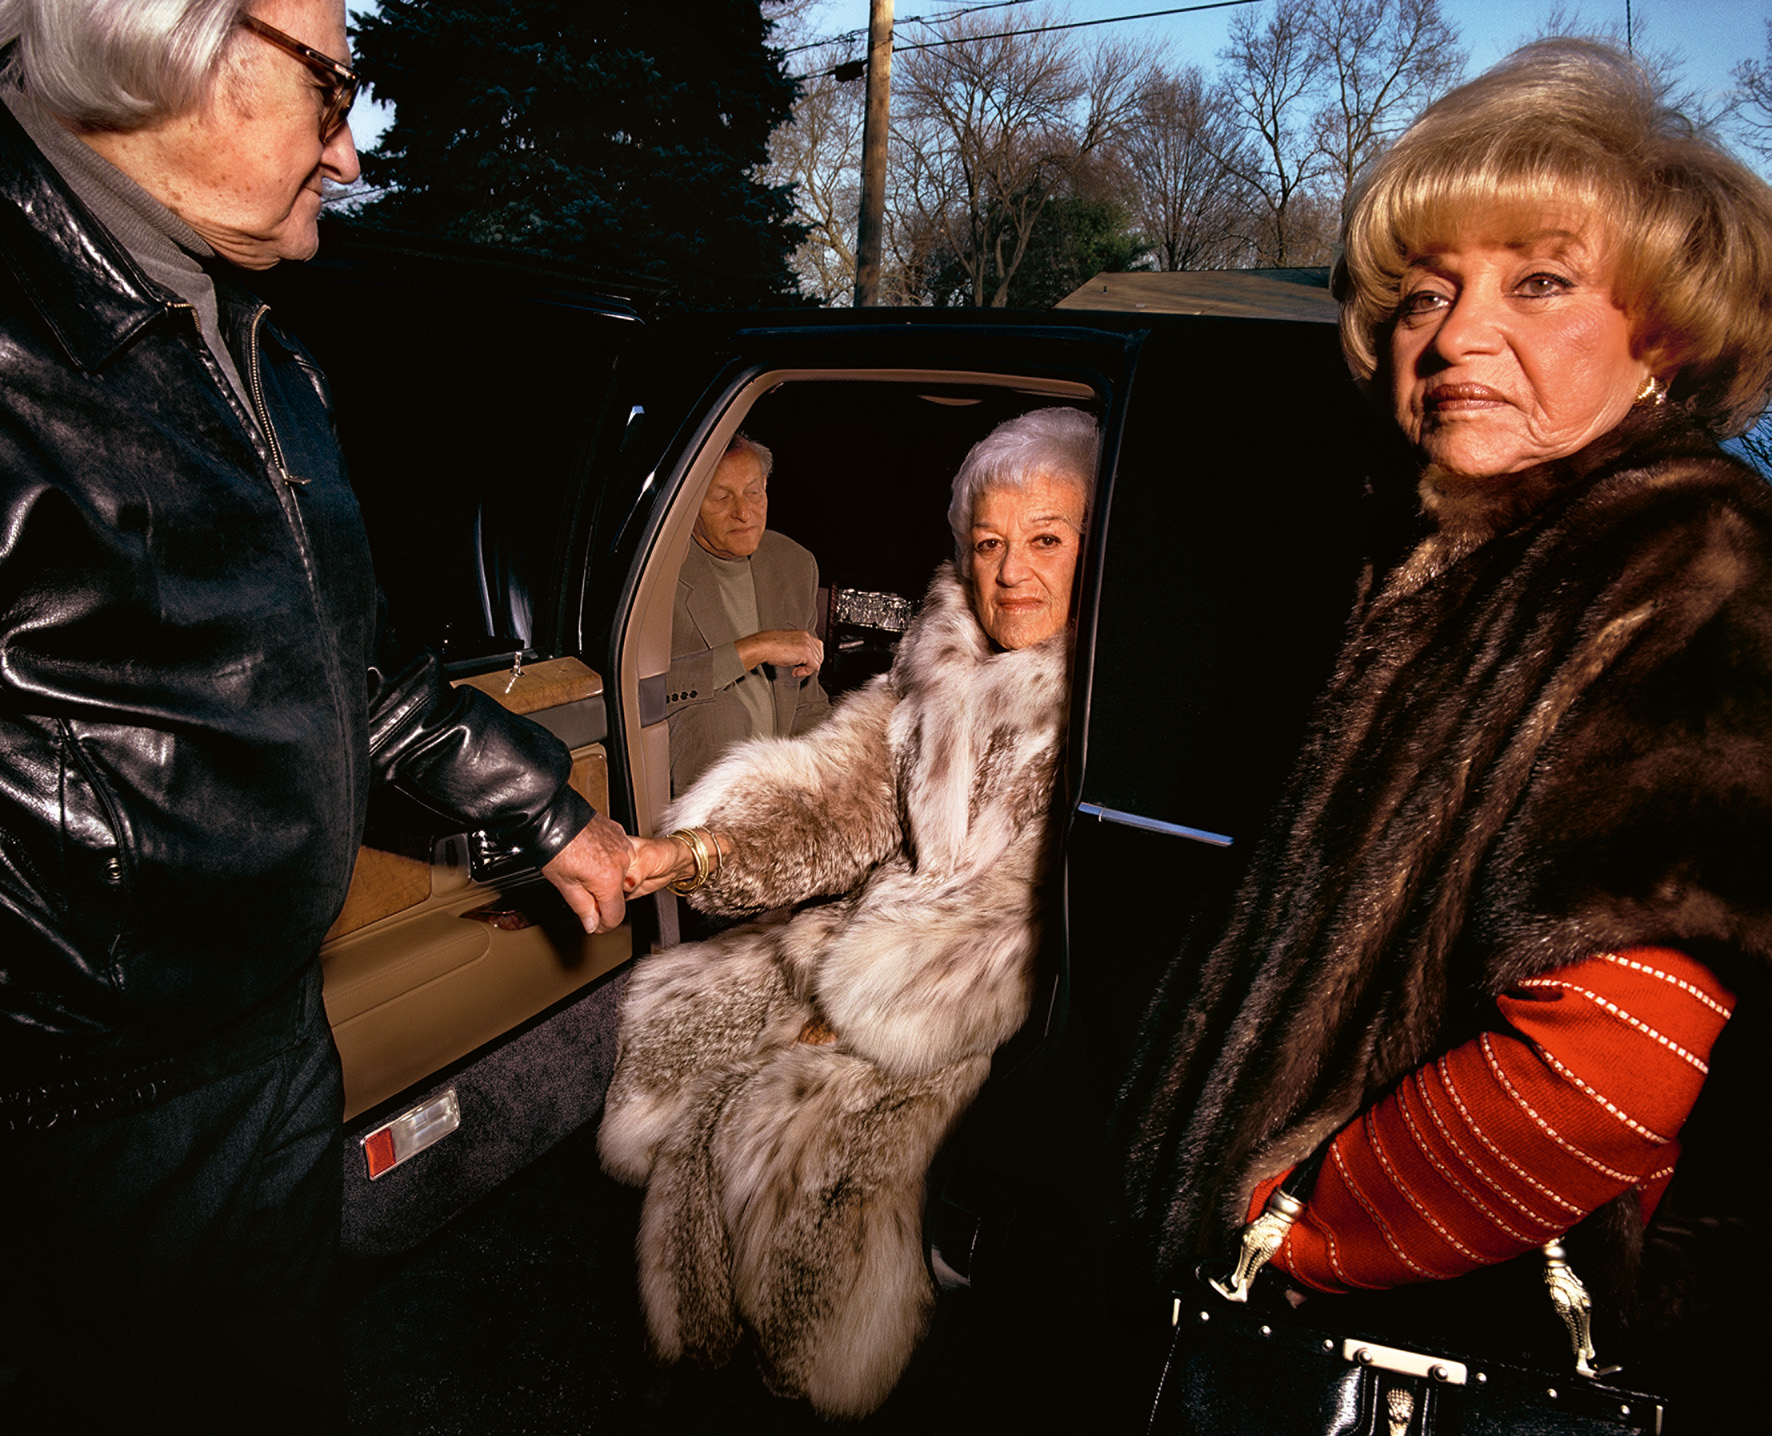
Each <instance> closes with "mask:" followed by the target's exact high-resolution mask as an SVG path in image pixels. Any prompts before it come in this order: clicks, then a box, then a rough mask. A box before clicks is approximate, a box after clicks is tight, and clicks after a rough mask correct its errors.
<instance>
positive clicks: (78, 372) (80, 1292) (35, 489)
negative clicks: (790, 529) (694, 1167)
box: [0, 0, 629, 1432]
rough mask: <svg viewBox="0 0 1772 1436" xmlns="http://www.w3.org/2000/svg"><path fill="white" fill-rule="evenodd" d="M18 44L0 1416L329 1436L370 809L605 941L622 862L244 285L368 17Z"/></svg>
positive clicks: (36, 26)
mask: <svg viewBox="0 0 1772 1436" xmlns="http://www.w3.org/2000/svg"><path fill="white" fill-rule="evenodd" d="M0 47H4V49H3V51H0V1172H3V1173H4V1181H3V1186H4V1189H5V1193H4V1196H0V1202H3V1203H4V1204H5V1210H4V1212H3V1213H0V1215H3V1216H4V1218H5V1220H0V1232H3V1233H4V1238H3V1240H4V1241H5V1243H6V1248H5V1253H4V1257H3V1259H0V1270H4V1273H5V1275H4V1278H0V1281H3V1282H4V1283H5V1285H4V1286H3V1287H0V1350H3V1351H4V1352H5V1353H6V1355H5V1361H4V1363H3V1364H0V1405H3V1406H4V1407H5V1409H6V1410H7V1411H8V1417H9V1420H11V1419H13V1418H17V1420H18V1422H19V1424H18V1426H17V1429H20V1430H23V1429H45V1430H47V1429H56V1430H62V1429H78V1430H85V1429H88V1428H89V1427H90V1428H93V1429H109V1430H119V1431H121V1430H129V1431H132V1432H140V1431H150V1430H161V1429H172V1428H176V1429H178V1430H180V1431H182V1432H188V1431H201V1430H210V1429H221V1428H223V1427H225V1428H227V1429H229V1430H252V1431H267V1430H275V1429H291V1430H301V1431H316V1430H324V1429H328V1428H329V1427H332V1426H336V1425H337V1424H338V1423H339V1420H340V1403H339V1401H338V1399H337V1391H336V1389H333V1390H330V1391H329V1390H328V1389H327V1387H328V1381H327V1379H326V1378H325V1376H324V1374H323V1373H324V1372H325V1370H326V1368H325V1364H324V1362H322V1361H316V1360H315V1359H313V1356H312V1353H313V1352H314V1351H315V1350H316V1349H317V1348H318V1343H319V1340H320V1338H318V1337H317V1336H316V1332H317V1331H318V1330H320V1328H319V1327H318V1325H317V1323H316V1320H315V1318H316V1313H317V1312H318V1311H319V1310H320V1308H321V1307H322V1305H323V1303H324V1299H325V1294H326V1288H327V1284H328V1273H329V1271H330V1266H331V1253H332V1251H333V1249H334V1246H335V1244H336V1233H337V1225H338V1201H339V1195H338V1188H339V1150H338V1144H339V1127H340V1115H341V1107H342V1099H341V1088H340V1080H339V1069H338V1058H337V1054H336V1052H335V1051H334V1049H333V1046H332V1041H331V1034H330V1032H329V1031H328V1028H327V1024H326V1019H325V1013H324V1011H323V1009H322V1007H321V1002H320V985H319V973H318V965H317V963H316V961H315V955H316V952H317V950H318V947H319V943H320V939H321V936H322V935H323V934H324V933H325V931H326V929H327V927H328V926H329V925H330V923H331V922H332V920H333V918H334V916H335V915H336V913H337V912H338V910H339V907H340V906H341V904H342V903H343V900H344V895H345V889H346V886H347V884H348V883H349V881H350V876H351V868H352V863H353V860H354V857H355V854H356V851H357V847H358V841H359V837H360V835H361V832H362V824H363V817H364V810H365V803H366V798H367V794H368V792H369V791H370V789H371V788H372V787H374V786H375V785H377V784H378V783H392V784H395V785H397V786H399V787H401V788H402V789H404V790H407V791H409V792H411V793H413V794H415V795H416V796H418V797H420V798H422V800H423V801H424V802H425V803H426V804H428V805H429V806H430V807H431V808H433V809H435V810H439V811H441V812H443V813H445V814H447V815H449V816H450V817H451V818H452V819H455V820H458V821H459V822H460V824H461V825H462V826H463V827H464V828H478V827H486V828H490V829H492V830H493V831H495V832H497V833H498V834H499V835H500V836H501V837H503V838H505V839H506V840H508V841H509V842H510V843H511V844H512V845H514V846H518V847H521V848H523V849H524V850H526V851H527V852H528V853H529V854H530V855H531V856H532V857H533V858H534V859H535V860H536V861H537V862H538V863H544V864H545V867H544V871H545V872H546V873H547V875H548V876H549V877H550V878H551V879H552V880H553V881H554V882H555V884H556V885H557V886H558V887H560V889H561V890H562V892H563V893H564V894H565V896H566V898H567V901H568V902H569V903H571V904H572V906H573V908H574V910H575V911H576V912H577V913H578V914H579V916H580V917H581V919H582V920H583V921H584V922H585V925H586V926H587V927H589V928H597V927H606V926H609V925H612V924H614V923H616V922H619V921H620V919H621V916H622V906H623V897H622V891H621V880H622V874H623V871H624V869H625V867H626V865H627V861H628V857H629V849H628V847H627V843H626V839H625V837H624V836H623V835H622V833H621V830H620V829H619V828H618V827H616V825H615V824H613V823H611V822H609V821H608V820H607V819H604V818H600V817H597V816H595V815H594V814H593V813H592V812H591V810H590V808H589V807H588V806H587V805H586V804H585V803H584V801H583V800H582V799H581V798H579V797H577V796H576V795H575V794H574V793H573V792H572V790H571V789H570V788H569V787H568V785H567V775H568V772H569V767H570V764H569V759H568V756H567V754H566V753H565V751H564V750H563V749H562V748H561V747H560V746H559V745H558V744H557V743H556V742H555V741H554V740H553V739H552V738H551V737H549V736H548V735H546V734H545V733H543V732H542V731H541V730H540V729H539V728H537V727H535V726H534V725H532V724H529V723H527V722H525V721H523V720H518V719H513V718H510V717H509V716H508V715H506V714H505V713H504V712H503V711H502V710H501V709H499V708H498V707H497V706H496V705H495V704H492V703H491V702H489V701H487V700H484V699H483V698H481V697H480V696H479V695H476V694H473V693H472V692H470V691H467V690H453V691H452V690H451V689H449V688H448V687H447V686H446V685H445V684H444V683H443V682H442V679H441V675H440V673H439V671H438V667H437V663H436V661H435V658H434V657H433V656H432V655H429V654H425V653H422V652H403V651H399V650H397V649H396V647H395V646H394V644H393V641H392V640H391V638H390V637H389V636H388V635H387V634H386V632H385V631H384V629H383V625H382V623H381V620H380V613H379V609H380V603H379V597H378V594H377V590H376V586H375V582H374V579H373V576H372V573H371V569H370V562H369V553H368V548H367V545H366V541H365V538H364V533H363V525H362V521H361V518H360V516H359V514H358V511H357V506H356V502H355V500H354V499H353V497H352V494H351V490H350V487H349V485H348V484H347V483H346V481H345V476H344V472H343V467H342V464H341V461H340V457H339V454H338V451H337V448H336V444H335V441H334V438H333V431H332V424H331V419H330V415H329V413H328V410H327V403H326V398H325V390H324V385H323V382H322V380H321V378H320V376H319V374H318V372H317V371H316V370H315V368H314V365H313V363H312V361H311V360H310V359H309V358H308V356H307V355H306V354H305V353H304V352H303V350H302V349H301V348H300V346H299V345H298V344H296V343H295V342H294V341H293V340H292V339H291V338H289V337H288V336H287V335H285V334H283V333H282V332H280V331H279V329H278V328H277V326H276V323H275V320H274V318H273V317H271V316H270V315H269V314H268V312H267V310H266V309H265V307H264V306H263V305H262V304H260V303H259V302H258V301H257V300H256V299H255V298H253V297H252V295H251V294H250V293H249V292H248V291H247V290H246V288H245V287H244V285H243V283H242V281H243V280H244V279H245V278H246V275H245V273H244V271H249V270H258V269H266V268H269V267H270V266H271V265H274V264H276V263H277V262H278V261H280V260H284V259H305V258H307V257H308V256H310V255H311V254H312V253H313V252H314V250H315V247H316V245H317V243H318V236H317V230H316V217H317V216H318V213H319V210H320V204H321V198H322V186H323V184H324V182H325V181H327V180H334V181H342V182H348V181H350V180H351V179H354V178H355V177H356V174H357V156H356V151H355V149H354V148H353V146H352V141H351V132H350V128H349V125H348V123H347V120H346V116H347V115H348V113H349V110H350V105H351V101H352V99H353V98H354V96H355V94H356V90H357V77H356V75H355V74H354V73H353V71H352V70H351V68H350V60H349V54H348V50H347V44H346V36H345V13H344V5H343V0H250V3H245V0H0ZM101 1293H102V1295H101ZM317 1373H319V1374H317ZM332 1385H333V1386H334V1387H335V1388H336V1386H337V1383H336V1381H334V1382H333V1383H332ZM33 1420H35V1421H37V1422H38V1423H39V1424H36V1425H33Z"/></svg>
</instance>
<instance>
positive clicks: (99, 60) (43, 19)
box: [0, 0, 248, 130]
mask: <svg viewBox="0 0 1772 1436" xmlns="http://www.w3.org/2000/svg"><path fill="white" fill-rule="evenodd" d="M247 4H248V0H0V45H12V44H15V43H16V46H17V48H16V49H14V50H13V53H12V58H11V61H10V62H9V63H8V65H7V71H6V79H7V80H8V81H11V82H13V83H17V84H20V85H22V86H23V87H24V91H25V93H26V94H28V95H29V96H30V97H31V98H32V99H34V100H35V101H36V102H37V103H38V104H40V105H41V106H43V108H44V109H46V110H48V111H49V112H50V113H51V114H53V115H59V116H61V117H62V118H63V119H66V120H72V121H73V122H74V123H75V124H78V125H84V126H87V127H88V128H91V129H106V130H129V129H135V128H136V127H138V126H140V125H145V124H151V123H153V122H154V121H156V120H160V119H165V118H167V117H169V116H172V115H180V114H184V113H185V112H186V111H188V110H191V109H194V108H196V106H198V105H199V104H201V103H202V102H203V101H204V100H206V99H207V98H208V97H209V93H210V90H211V89H212V87H213V86H214V84H215V78H216V75H217V74H218V73H219V71H220V69H221V63H222V57H223V55H224V54H225V53H226V51H227V47H228V43H229V41H230V40H232V38H233V35H234V30H235V27H236V26H237V25H238V24H239V20H240V16H241V15H242V14H243V13H245V11H246V9H247Z"/></svg>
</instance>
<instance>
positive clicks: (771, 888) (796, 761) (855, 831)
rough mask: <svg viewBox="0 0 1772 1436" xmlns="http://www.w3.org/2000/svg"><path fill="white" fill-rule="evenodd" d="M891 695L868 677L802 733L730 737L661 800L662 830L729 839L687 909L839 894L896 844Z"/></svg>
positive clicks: (727, 911)
mask: <svg viewBox="0 0 1772 1436" xmlns="http://www.w3.org/2000/svg"><path fill="white" fill-rule="evenodd" d="M895 701H896V695H895V694H894V693H893V691H892V688H891V686H890V681H889V679H888V678H886V677H884V676H883V677H880V678H876V679H875V680H874V681H873V682H872V683H870V684H868V686H867V687H865V688H863V689H861V690H859V691H858V692H856V693H854V694H852V695H851V696H849V697H848V698H846V699H845V700H844V701H843V702H842V703H840V704H839V705H838V706H837V708H836V710H835V711H834V712H833V713H832V715H831V717H830V718H829V719H828V720H827V721H826V722H825V723H823V724H821V725H820V726H819V727H818V728H817V729H815V730H814V731H813V732H811V733H807V734H804V735H802V736H800V737H795V738H759V739H755V740H753V741H751V742H748V743H741V744H739V745H738V746H737V747H735V748H733V749H732V750H731V751H729V752H728V753H727V754H726V756H725V757H724V758H722V759H721V760H720V761H719V762H717V763H715V764H714V766H713V767H712V768H710V769H709V770H708V771H707V772H706V773H704V774H703V775H702V776H701V778H700V779H698V780H697V781H696V783H695V784H694V786H693V787H691V788H690V790H689V791H688V792H687V793H685V794H684V795H683V796H682V797H681V798H680V799H679V800H678V801H677V802H676V803H675V804H674V805H673V806H672V807H671V809H670V811H669V812H668V813H666V815H665V828H666V830H667V831H669V830H670V829H673V828H683V827H708V828H714V829H717V830H719V831H721V832H724V833H725V834H726V835H727V836H728V837H730V838H731V839H732V852H731V854H730V856H728V858H727V859H726V861H725V862H723V863H722V864H721V865H720V870H719V871H718V872H717V873H715V874H714V876H713V877H711V878H710V879H709V880H708V882H707V883H706V884H705V885H704V886H703V887H702V888H701V890H700V891H699V892H697V893H696V894H695V897H694V899H693V901H694V903H695V905H696V906H697V907H699V908H701V909H702V910H703V911H706V912H714V913H720V914H723V915H728V916H730V915H733V914H737V913H744V912H755V911H758V910H761V909H764V908H772V907H782V906H785V905H788V904H792V903H799V902H804V901H805V900H806V899H808V898H813V897H822V896H827V895H830V894H833V893H842V892H847V891H849V890H850V889H851V888H853V887H855V886H856V884H858V883H859V882H860V881H861V879H862V878H863V876H864V875H865V874H866V873H867V872H868V870H869V869H870V868H872V867H873V866H874V865H875V864H876V863H879V862H880V861H882V860H883V859H884V858H885V857H886V856H887V855H888V854H889V853H891V852H892V851H893V850H894V849H896V848H897V847H898V844H899V824H898V805H897V797H896V792H895V790H894V786H893V773H892V761H891V756H890V754H889V752H888V750H887V743H886V734H887V727H888V725H889V724H890V722H891V719H892V710H893V707H894V704H895Z"/></svg>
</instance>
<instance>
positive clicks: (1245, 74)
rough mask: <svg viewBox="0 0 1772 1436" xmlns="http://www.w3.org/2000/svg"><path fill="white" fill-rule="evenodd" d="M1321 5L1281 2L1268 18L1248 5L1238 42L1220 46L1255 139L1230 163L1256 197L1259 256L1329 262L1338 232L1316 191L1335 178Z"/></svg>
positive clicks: (1284, 261) (1306, 0)
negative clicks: (1326, 117) (1324, 127)
mask: <svg viewBox="0 0 1772 1436" xmlns="http://www.w3.org/2000/svg"><path fill="white" fill-rule="evenodd" d="M1320 3H1331V4H1332V3H1335V0H1297V3H1294V4H1290V5H1286V4H1278V3H1276V4H1275V6H1274V8H1273V10H1272V12H1271V13H1270V14H1269V15H1268V17H1267V19H1266V20H1265V21H1263V20H1261V19H1260V18H1258V16H1257V15H1256V13H1254V12H1251V11H1248V10H1240V11H1238V12H1237V16H1236V18H1235V19H1234V20H1232V21H1231V39H1230V44H1229V45H1228V46H1227V47H1226V48H1225V49H1224V50H1223V51H1221V52H1220V54H1219V59H1220V61H1221V62H1222V64H1223V69H1222V70H1221V72H1220V73H1221V74H1222V76H1223V80H1224V84H1225V86H1226V88H1227V90H1228V91H1229V93H1230V95H1231V104H1232V106H1233V108H1234V111H1235V113H1236V116H1237V119H1238V123H1239V124H1240V125H1241V127H1242V129H1243V132H1244V135H1245V137H1246V139H1247V141H1248V143H1247V145H1246V146H1245V147H1243V148H1242V149H1240V150H1239V151H1238V152H1237V157H1236V158H1235V159H1234V160H1232V161H1228V162H1227V164H1228V168H1229V169H1230V171H1231V173H1232V174H1234V175H1235V176H1236V177H1237V178H1238V179H1240V180H1242V181H1243V183H1244V184H1246V185H1247V186H1248V187H1249V189H1250V191H1251V192H1252V193H1253V194H1254V196H1255V198H1256V206H1255V213H1254V219H1255V229H1256V233H1255V236H1254V237H1255V244H1256V262H1257V263H1260V264H1273V265H1300V264H1325V263H1327V262H1328V259H1329V252H1330V247H1331V244H1332V243H1333V230H1332V229H1329V230H1325V229H1324V227H1323V225H1322V223H1321V216H1322V214H1323V210H1324V206H1323V204H1322V202H1321V196H1320V195H1319V194H1317V193H1316V192H1317V191H1318V190H1319V189H1320V188H1321V187H1322V186H1323V184H1324V182H1325V181H1326V180H1329V179H1331V178H1332V176H1333V167H1332V166H1331V164H1330V162H1329V160H1328V158H1327V157H1326V156H1325V155H1324V153H1323V151H1322V149H1321V147H1320V146H1319V145H1318V143H1317V137H1316V134H1315V131H1314V118H1315V114H1316V110H1317V102H1316V92H1317V88H1318V80H1319V77H1320V75H1321V73H1322V70H1321V62H1320V57H1319V54H1318V48H1317V45H1316V41H1315V32H1316V30H1317V27H1318V25H1319V24H1320V21H1319V19H1318V15H1317V9H1318V5H1319V4H1320Z"/></svg>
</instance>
